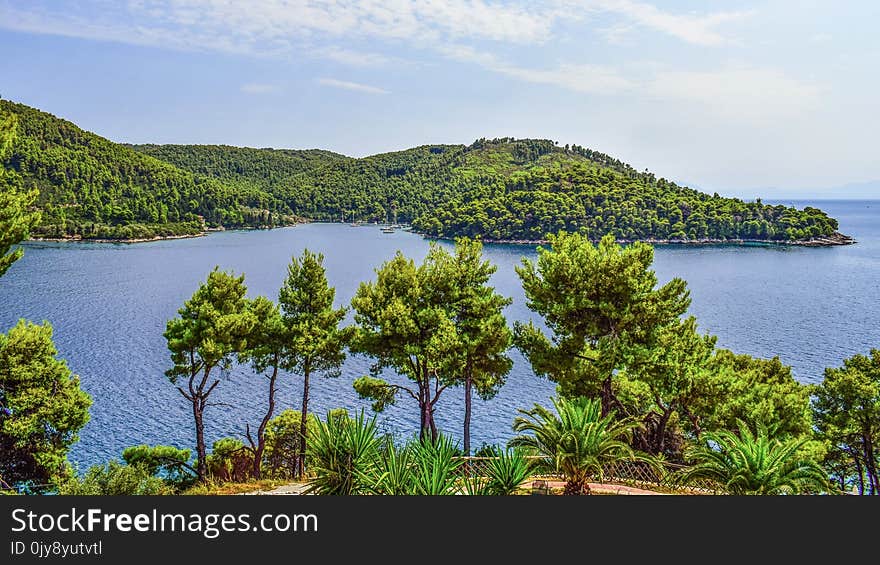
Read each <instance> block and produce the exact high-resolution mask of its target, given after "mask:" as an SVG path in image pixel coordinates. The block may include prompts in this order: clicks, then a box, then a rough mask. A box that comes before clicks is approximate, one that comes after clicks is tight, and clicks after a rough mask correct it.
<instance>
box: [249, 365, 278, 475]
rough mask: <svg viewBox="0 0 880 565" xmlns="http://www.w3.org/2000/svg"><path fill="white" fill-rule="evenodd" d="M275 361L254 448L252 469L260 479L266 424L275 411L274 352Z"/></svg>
mask: <svg viewBox="0 0 880 565" xmlns="http://www.w3.org/2000/svg"><path fill="white" fill-rule="evenodd" d="M274 361H275V363H274V365H273V367H272V376H271V377H269V406H268V407H267V408H266V415H265V416H263V420H262V421H261V422H260V427H259V428H257V447H256V449H255V450H254V471H253V476H254V478H255V479H257V480H260V479H261V478H262V477H263V452H264V451H265V450H266V426H268V425H269V420H271V419H272V415H273V414H274V413H275V381H276V380H277V379H278V364H279V362H280V359H279V356H278V354H277V353H276V354H275V360H274Z"/></svg>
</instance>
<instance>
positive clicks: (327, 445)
mask: <svg viewBox="0 0 880 565" xmlns="http://www.w3.org/2000/svg"><path fill="white" fill-rule="evenodd" d="M381 442H382V441H381V439H380V438H379V437H378V435H377V434H376V418H375V417H373V418H371V419H369V420H368V419H367V418H366V417H365V416H364V413H363V412H361V413H360V414H359V415H358V416H356V417H355V418H339V417H334V416H333V415H329V414H328V417H327V419H326V420H324V421H319V422H318V425H317V426H316V429H315V434H314V437H313V438H312V441H310V442H309V444H308V454H307V455H308V458H309V470H310V473H311V475H313V476H312V478H311V479H310V480H309V486H308V492H311V493H315V494H325V495H353V494H366V493H368V492H369V490H370V488H371V485H372V484H373V483H374V480H373V477H375V476H376V475H375V466H376V462H377V460H378V453H379V450H380V448H381Z"/></svg>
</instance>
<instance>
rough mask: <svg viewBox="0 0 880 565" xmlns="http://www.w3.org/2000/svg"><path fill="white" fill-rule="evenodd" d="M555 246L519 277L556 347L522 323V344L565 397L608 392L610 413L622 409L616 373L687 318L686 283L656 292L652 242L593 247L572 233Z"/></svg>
mask: <svg viewBox="0 0 880 565" xmlns="http://www.w3.org/2000/svg"><path fill="white" fill-rule="evenodd" d="M550 243H551V245H552V248H551V249H544V248H541V249H539V255H538V260H537V262H536V263H535V262H531V261H529V260H527V259H523V264H522V266H520V267H518V268H517V273H518V274H519V276H520V278H521V279H522V281H523V288H524V290H525V295H526V299H527V305H528V307H529V308H530V309H531V310H532V311H534V312H536V313H538V314H540V315H541V316H542V317H543V319H544V323H545V324H546V325H547V327H548V329H549V330H550V332H551V333H552V341H551V340H550V339H548V338H547V337H546V336H545V335H544V333H543V332H542V331H541V330H540V329H538V328H537V327H536V326H535V325H534V324H532V323H529V324H522V323H517V324H515V326H514V333H515V342H516V345H517V347H518V348H519V349H520V350H522V352H523V353H524V354H525V355H526V357H527V358H528V360H529V362H530V363H531V365H532V368H533V369H534V371H535V373H537V374H538V375H540V376H546V377H548V378H549V379H550V380H552V381H554V382H556V383H558V385H559V391H560V394H562V395H563V396H567V397H577V396H597V395H599V394H601V395H602V400H603V409H604V411H605V412H608V411H609V410H611V409H612V408H614V407H619V406H617V405H618V400H617V398H616V396H615V394H614V390H613V386H612V385H613V382H612V380H613V375H614V374H615V373H616V372H617V371H619V370H622V369H626V368H627V367H628V366H630V365H631V364H633V363H637V362H638V361H639V359H640V358H644V357H645V356H647V355H649V351H650V349H651V348H652V347H653V346H654V344H655V343H656V342H657V339H658V337H659V335H660V333H661V331H662V330H663V328H665V327H666V326H669V325H670V324H672V323H673V322H675V321H676V320H677V319H678V317H679V316H681V315H682V314H684V313H685V311H686V310H687V308H688V306H689V304H690V298H689V296H688V291H687V289H686V284H685V282H684V281H683V280H681V279H672V280H671V281H669V282H668V283H666V284H665V285H663V286H662V287H660V288H655V287H656V285H657V277H656V275H655V274H654V271H652V270H651V269H650V266H651V263H652V262H653V260H654V250H653V248H652V247H651V246H649V245H647V244H643V243H635V244H633V245H630V246H627V247H622V246H620V245H618V244H616V243H615V242H614V239H613V238H612V237H611V236H606V237H604V238H602V241H601V242H599V244H598V245H593V244H592V243H591V242H590V241H589V239H587V238H586V237H584V236H581V235H578V234H564V233H560V234H559V235H557V236H552V237H551V238H550Z"/></svg>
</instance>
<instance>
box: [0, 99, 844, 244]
mask: <svg viewBox="0 0 880 565" xmlns="http://www.w3.org/2000/svg"><path fill="white" fill-rule="evenodd" d="M0 114H14V115H16V116H17V117H18V119H19V121H20V124H21V134H22V135H21V136H19V138H18V139H17V140H16V142H15V143H14V144H12V145H11V150H10V153H9V155H8V156H7V157H6V158H4V159H2V163H3V165H4V168H6V169H8V170H13V171H15V173H16V174H17V175H19V176H20V178H21V182H22V183H24V185H26V186H27V187H28V188H31V187H36V188H38V189H39V191H40V197H39V201H38V204H39V207H40V208H41V209H42V210H43V220H42V221H41V223H40V225H39V226H38V227H37V229H36V230H35V234H36V235H41V236H51V237H61V236H72V235H76V236H81V237H86V238H96V237H98V238H117V239H131V238H138V237H154V236H158V235H175V234H191V233H197V232H199V231H201V229H202V224H201V222H202V221H204V222H205V224H206V225H208V226H226V227H241V226H252V227H264V226H265V227H271V226H276V225H285V224H289V223H292V222H295V221H297V219H298V218H310V219H313V220H322V221H340V220H341V221H353V220H360V221H381V222H384V221H402V222H411V223H412V224H413V226H414V227H415V228H416V229H417V230H418V231H420V232H422V233H425V234H427V235H430V236H440V237H446V238H453V237H458V236H466V237H482V238H483V239H485V240H492V239H496V240H497V239H504V240H532V241H534V240H542V239H544V238H545V237H546V235H547V234H548V233H556V232H558V231H560V230H563V231H569V232H584V233H586V234H588V235H589V237H591V238H592V239H594V240H598V239H599V238H601V237H602V236H603V235H605V234H611V235H613V236H614V237H616V238H617V239H619V240H628V241H632V240H637V239H640V240H650V239H661V240H671V241H700V240H706V239H712V240H718V241H726V240H739V239H750V240H768V241H783V242H784V241H792V240H803V239H809V238H812V237H817V236H827V235H830V234H832V233H834V231H835V230H836V229H837V222H836V221H835V220H834V219H832V218H829V217H828V216H827V215H826V214H825V213H824V212H822V211H821V210H818V209H816V208H811V207H807V208H804V209H803V210H797V209H795V208H792V207H786V206H768V205H764V204H762V203H760V202H743V201H742V200H739V199H735V198H721V197H719V196H717V195H708V194H703V193H700V192H698V191H696V190H691V189H688V188H684V187H681V186H678V185H676V184H675V183H672V182H670V181H667V180H665V179H662V178H661V179H657V178H655V176H654V175H652V174H650V173H647V172H638V171H636V170H635V169H633V168H632V167H630V166H629V165H626V164H625V163H622V162H620V161H619V160H617V159H614V158H612V157H610V156H608V155H605V154H602V153H600V152H598V151H593V150H590V149H586V148H583V147H580V146H577V145H574V146H566V147H559V146H557V145H556V144H555V143H553V142H552V141H548V140H542V139H519V140H517V139H513V138H501V139H493V140H487V139H479V140H477V141H475V142H474V143H473V144H471V145H469V146H464V145H423V146H419V147H414V148H412V149H408V150H405V151H398V152H393V153H384V154H380V155H373V156H370V157H365V158H362V159H353V158H350V157H345V156H343V155H339V154H336V153H332V152H329V151H320V150H306V151H295V150H287V149H270V148H266V149H250V148H239V147H230V146H224V145H136V146H131V145H120V144H115V143H112V142H110V141H108V140H106V139H104V138H101V137H99V136H97V135H94V134H91V133H88V132H85V131H83V130H81V129H79V128H77V127H76V126H75V125H74V124H71V123H70V122H67V121H65V120H61V119H58V118H56V117H54V116H52V115H50V114H47V113H44V112H40V111H39V110H36V109H34V108H30V107H28V106H25V105H23V104H15V103H12V102H8V101H0Z"/></svg>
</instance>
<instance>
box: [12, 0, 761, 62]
mask: <svg viewBox="0 0 880 565" xmlns="http://www.w3.org/2000/svg"><path fill="white" fill-rule="evenodd" d="M64 6H66V7H61V8H59V7H58V4H56V3H54V2H47V1H46V0H42V1H41V0H34V1H32V2H29V3H27V4H26V5H21V4H20V5H17V6H13V5H12V4H11V3H0V27H3V28H6V29H14V30H18V31H28V32H34V33H46V34H56V35H66V36H72V37H80V38H89V39H95V40H103V41H118V42H122V43H133V44H137V45H152V46H157V47H164V48H174V49H192V50H220V51H224V52H235V53H242V54H256V55H269V56H273V55H279V54H289V53H292V52H294V51H300V52H302V51H303V48H304V47H305V46H308V45H317V44H323V45H322V46H320V47H318V48H316V49H314V50H312V51H311V54H313V55H315V56H324V57H326V58H329V59H332V60H335V61H339V62H344V63H351V64H355V65H374V64H377V63H380V62H382V58H383V55H380V54H375V53H372V54H371V53H358V52H354V51H346V50H344V49H343V48H342V47H340V46H339V45H338V43H339V42H341V41H349V40H352V39H354V40H374V39H381V40H389V41H406V42H409V43H412V44H414V45H418V46H422V47H424V46H429V47H430V46H438V45H442V44H448V43H450V42H452V43H456V42H461V41H491V42H496V43H506V44H510V45H530V44H542V43H545V42H547V41H549V40H551V39H553V38H554V37H555V35H554V34H555V31H556V28H557V27H558V26H560V25H561V24H563V23H564V24H571V22H576V21H580V20H584V21H588V20H589V18H590V16H591V15H593V14H595V13H599V12H601V13H610V14H612V15H615V16H617V17H618V18H619V19H620V21H619V22H618V27H617V28H616V29H618V31H620V30H622V29H629V28H631V27H632V26H642V27H646V28H650V29H654V30H657V31H660V32H662V33H666V34H669V35H672V36H674V37H677V38H679V39H681V40H683V41H686V42H689V43H695V44H698V45H720V44H723V43H724V42H725V38H724V36H723V35H722V34H721V32H720V31H719V27H720V26H721V25H722V24H725V23H728V22H732V21H736V20H741V19H743V18H746V17H748V16H749V15H750V12H710V13H706V14H702V15H695V14H674V13H671V12H667V11H663V10H661V9H659V8H657V7H656V6H654V5H652V4H648V3H644V2H634V1H632V0H547V1H545V2H532V1H526V0H515V1H513V2H505V3H501V2H496V1H492V0H259V1H257V0H254V1H251V2H229V1H220V0H137V1H130V2H118V3H112V2H101V1H98V0H92V2H80V3H77V5H76V7H75V8H72V7H71V5H70V4H67V5H64ZM89 12H91V13H89ZM86 14H88V15H86Z"/></svg>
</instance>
